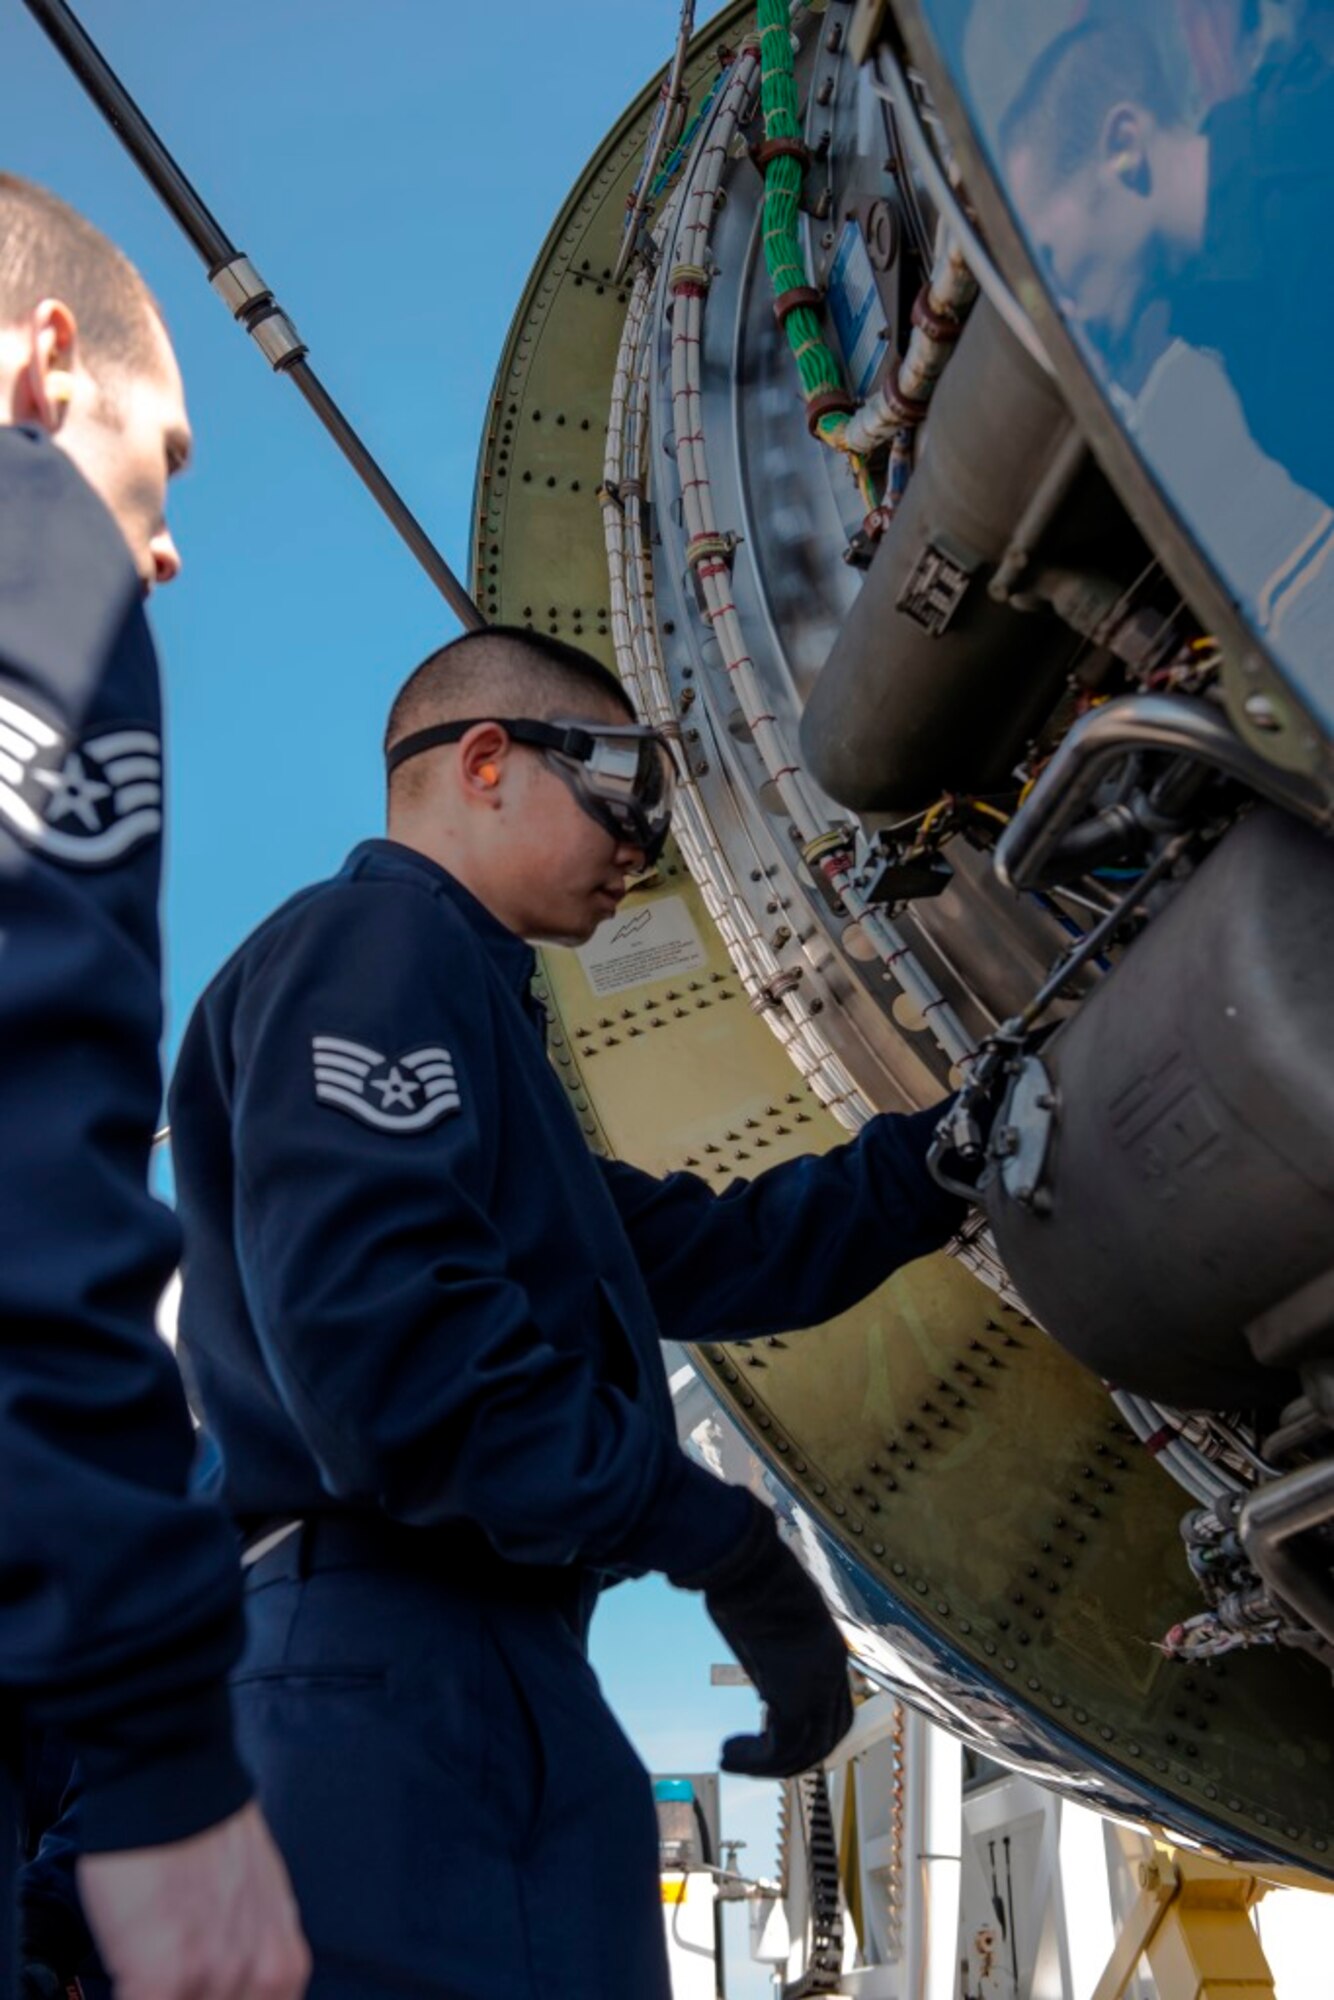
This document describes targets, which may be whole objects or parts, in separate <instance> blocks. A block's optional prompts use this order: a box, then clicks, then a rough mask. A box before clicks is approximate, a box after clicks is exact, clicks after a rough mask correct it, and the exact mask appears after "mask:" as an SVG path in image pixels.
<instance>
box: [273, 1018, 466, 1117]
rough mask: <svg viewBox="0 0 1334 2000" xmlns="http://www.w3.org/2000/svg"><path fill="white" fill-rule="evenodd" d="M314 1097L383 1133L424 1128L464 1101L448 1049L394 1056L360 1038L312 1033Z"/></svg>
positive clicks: (415, 1050) (416, 1050) (419, 1050)
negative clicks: (383, 1052) (349, 1113)
mask: <svg viewBox="0 0 1334 2000" xmlns="http://www.w3.org/2000/svg"><path fill="white" fill-rule="evenodd" d="M310 1046H311V1054H312V1056H313V1058H314V1063H315V1095H316V1097H317V1098H318V1099H319V1101H320V1103H321V1104H331V1105H334V1106H336V1108H337V1109H338V1110H340V1111H350V1112H351V1113H352V1116H353V1117H354V1118H360V1119H361V1120H362V1121H363V1123H365V1124H367V1125H374V1126H375V1127H376V1129H377V1130H378V1131H381V1132H424V1131H425V1130H426V1128H427V1126H428V1125H434V1124H436V1123H437V1122H438V1121H439V1120H440V1119H441V1118H443V1117H444V1116H445V1115H446V1113H447V1112H450V1111H457V1110H458V1108H459V1104H460V1101H461V1100H460V1098H459V1093H458V1085H457V1084H456V1082H455V1079H454V1059H453V1057H452V1056H451V1055H450V1053H449V1050H448V1049H442V1048H440V1047H438V1046H434V1045H433V1046H432V1047H430V1048H425V1049H413V1050H412V1052H411V1054H410V1055H405V1056H395V1057H394V1058H393V1059H392V1060H391V1059H390V1058H389V1057H388V1056H383V1055H381V1054H380V1052H379V1050H378V1049H368V1048H366V1047H365V1046H364V1044H363V1043H361V1042H347V1041H344V1040H342V1039H341V1037H340V1036H338V1035H313V1036H312V1037H311V1045H310Z"/></svg>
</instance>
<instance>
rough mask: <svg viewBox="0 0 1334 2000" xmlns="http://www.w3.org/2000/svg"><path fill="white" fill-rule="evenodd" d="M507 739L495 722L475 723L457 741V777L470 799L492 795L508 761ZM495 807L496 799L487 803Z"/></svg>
mask: <svg viewBox="0 0 1334 2000" xmlns="http://www.w3.org/2000/svg"><path fill="white" fill-rule="evenodd" d="M509 749H510V740H509V737H508V736H507V735H506V734H505V731H504V730H503V729H502V728H501V726H500V724H499V723H498V722H478V723H475V724H474V726H473V727H472V728H471V729H470V730H469V731H468V733H467V735H466V736H464V737H462V738H461V739H460V741H459V774H460V776H461V777H462V779H463V783H464V786H465V787H466V789H467V790H468V792H470V793H471V794H472V795H473V796H474V797H476V796H479V795H481V796H484V795H485V794H486V793H488V792H490V793H496V792H498V791H499V789H500V783H501V779H502V776H503V774H504V770H505V765H506V762H507V761H508V757H509ZM491 802H492V803H494V804H499V800H498V799H493V800H492V801H491Z"/></svg>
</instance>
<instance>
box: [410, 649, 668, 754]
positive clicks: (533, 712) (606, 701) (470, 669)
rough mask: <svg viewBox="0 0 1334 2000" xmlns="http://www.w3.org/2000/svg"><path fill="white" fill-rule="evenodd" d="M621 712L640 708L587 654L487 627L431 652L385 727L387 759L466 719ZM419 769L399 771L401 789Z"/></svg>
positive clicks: (412, 676)
mask: <svg viewBox="0 0 1334 2000" xmlns="http://www.w3.org/2000/svg"><path fill="white" fill-rule="evenodd" d="M608 707H615V708H617V709H618V710H619V711H620V712H621V713H622V714H623V715H624V716H626V717H627V719H628V720H629V721H631V722H633V721H635V720H637V717H636V714H635V705H634V703H633V702H632V701H631V699H630V697H629V695H628V694H627V693H626V691H625V689H624V688H623V687H622V686H621V683H620V682H619V681H618V680H617V678H616V676H615V674H613V673H612V672H610V671H609V669H608V668H606V667H604V666H603V665H602V663H601V661H600V660H595V659H594V658H593V656H592V654H591V653H585V652H584V651H583V649H582V647H579V646H568V645H566V643H565V641H564V640H563V639H553V638H551V637H549V635H548V634H547V633H545V632H534V631H532V630H531V629H530V628H529V627H528V626H526V625H487V626H484V627H483V628H482V630H481V631H478V632H464V633H463V634H462V635H461V636H460V637H459V638H457V639H451V640H450V642H449V644H448V645H447V646H440V647H438V648H437V649H436V651H435V652H434V653H429V654H428V655H427V657H426V658H425V659H424V660H423V661H422V663H421V665H420V666H419V667H417V668H416V669H415V670H414V672H412V673H411V674H409V675H408V678H407V679H406V680H405V681H404V683H403V685H402V687H401V688H400V689H399V691H398V693H397V694H396V695H395V697H394V702H393V706H392V707H391V709H390V711H389V720H388V722H387V724H386V725H385V732H384V748H385V753H386V755H387V754H388V753H389V751H390V750H392V749H393V747H394V745H395V744H396V743H398V742H401V741H402V739H403V737H405V736H411V735H413V734H414V733H415V732H416V731H417V730H418V729H428V728H430V726H431V724H432V723H435V722H452V721H453V720H455V719H456V718H457V717H461V716H469V715H472V716H477V717H478V718H481V717H484V716H490V715H500V716H503V715H514V716H518V715H528V716H532V717H533V718H534V720H536V721H539V722H540V721H545V720H546V719H547V718H548V717H550V716H555V715H569V716H582V715H587V714H588V713H589V710H590V708H591V709H592V710H593V712H594V714H596V713H598V712H600V711H603V710H605V709H607V708H608ZM415 768H416V766H415V763H414V762H413V761H412V760H409V761H408V762H406V763H405V764H404V765H403V766H402V769H401V771H400V772H395V774H394V776H393V779H392V781H391V782H393V783H394V784H395V785H397V783H398V782H399V779H400V777H401V778H406V777H407V776H408V775H409V774H410V773H411V772H413V771H414V769H415Z"/></svg>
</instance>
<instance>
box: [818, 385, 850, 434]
mask: <svg viewBox="0 0 1334 2000" xmlns="http://www.w3.org/2000/svg"><path fill="white" fill-rule="evenodd" d="M856 408H857V404H856V401H855V399H854V398H853V397H852V396H850V395H849V394H848V392H847V390H846V389H823V390H821V392H820V394H819V395H818V396H812V397H810V398H809V400H808V401H807V404H806V428H807V430H808V431H809V432H810V434H811V436H812V437H816V436H818V435H819V423H820V419H821V417H833V416H842V417H850V416H851V415H852V414H853V412H854V411H855V410H856Z"/></svg>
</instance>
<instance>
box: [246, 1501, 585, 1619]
mask: <svg viewBox="0 0 1334 2000" xmlns="http://www.w3.org/2000/svg"><path fill="white" fill-rule="evenodd" d="M241 1566H242V1568H243V1569H244V1570H245V1572H246V1581H247V1583H249V1584H252V1585H257V1584H261V1583H272V1582H275V1581H277V1579H279V1578H280V1577H287V1578H301V1577H305V1576H311V1575H314V1574H316V1573H318V1572H320V1571H323V1570H337V1569H369V1570H377V1571H382V1572H386V1573H397V1574H400V1575H409V1576H414V1577H418V1578H426V1579H432V1578H433V1579H435V1580H437V1581H438V1582H440V1583H441V1584H442V1585H444V1586H446V1587H447V1588H449V1589H454V1590H463V1591H466V1592H468V1593H469V1595H475V1596H481V1597H488V1598H498V1599H502V1600H515V1601H520V1602H524V1603H530V1604H531V1603H545V1604H551V1605H554V1606H556V1607H558V1608H559V1609H561V1610H563V1611H565V1612H567V1613H576V1612H577V1610H578V1607H579V1605H580V1602H581V1599H582V1597H583V1595H584V1593H585V1591H586V1590H587V1589H588V1587H589V1583H590V1573H589V1572H588V1571H587V1570H585V1569H583V1568H580V1567H577V1566H574V1565H567V1566H564V1567H559V1568H557V1567H554V1566H547V1565H541V1564H527V1563H510V1562H506V1561H505V1560H504V1559H503V1558H502V1557H501V1556H498V1555H497V1554H496V1552H495V1550H494V1549H493V1548H492V1546H491V1544H490V1543H489V1542H488V1541H487V1540H486V1537H485V1536H484V1535H482V1534H481V1533H480V1532H479V1531H478V1530H477V1529H475V1528H470V1527H468V1526H466V1525H460V1526H458V1527H448V1528H409V1527H405V1526H404V1525H403V1524H402V1523H401V1522H397V1521H388V1520H376V1519H373V1518H371V1517H369V1516H364V1515H353V1514H316V1515H308V1516H305V1517H302V1518H293V1519H288V1520H281V1519H279V1520H274V1521H269V1522H265V1523H264V1524H263V1526H262V1527H259V1528H257V1529H256V1530H255V1531H254V1533H253V1534H252V1535H251V1536H250V1538H249V1540H248V1541H247V1542H246V1544H245V1546H244V1548H243V1551H242V1555H241Z"/></svg>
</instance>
